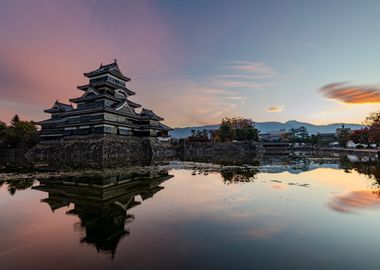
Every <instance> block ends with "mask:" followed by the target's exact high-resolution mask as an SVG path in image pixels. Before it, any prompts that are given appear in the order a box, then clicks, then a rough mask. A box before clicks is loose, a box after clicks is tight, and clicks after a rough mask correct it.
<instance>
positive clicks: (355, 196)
mask: <svg viewBox="0 0 380 270" xmlns="http://www.w3.org/2000/svg"><path fill="white" fill-rule="evenodd" d="M329 207H330V208H331V209H333V210H335V211H338V212H343V213H349V212H353V210H355V209H364V208H372V207H380V190H354V191H351V192H349V193H347V194H344V195H338V196H335V197H334V198H333V199H332V201H331V202H330V203H329Z"/></svg>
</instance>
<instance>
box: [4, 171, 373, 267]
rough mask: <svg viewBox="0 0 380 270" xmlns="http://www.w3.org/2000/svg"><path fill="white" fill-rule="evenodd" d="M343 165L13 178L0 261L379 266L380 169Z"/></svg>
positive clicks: (19, 263)
mask: <svg viewBox="0 0 380 270" xmlns="http://www.w3.org/2000/svg"><path fill="white" fill-rule="evenodd" d="M340 167H341V165H338V164H329V165H314V166H311V167H309V166H306V168H303V170H304V171H302V170H295V169H294V168H292V167H291V166H290V167H286V168H285V167H278V166H277V167H276V166H264V167H262V168H260V172H258V173H250V174H243V175H242V174H236V173H231V172H230V173H226V172H225V173H223V174H221V173H217V172H214V173H206V174H204V173H199V172H196V173H195V172H193V171H192V170H184V169H172V170H170V171H169V174H170V175H172V176H173V177H171V178H170V177H167V178H164V179H156V180H147V181H139V182H138V183H137V182H134V183H126V184H120V185H118V186H116V187H113V188H112V189H108V190H107V191H106V192H104V193H102V194H99V193H96V192H93V191H91V190H89V189H88V188H86V187H73V186H70V185H64V184H62V185H58V184H57V185H46V183H45V184H44V183H41V182H38V181H34V182H33V188H31V187H29V186H30V185H31V184H32V182H31V181H29V182H28V181H23V182H13V183H6V182H3V183H2V185H1V187H0V217H1V220H0V269H18V270H19V269H211V268H213V269H216V268H218V269H379V260H378V258H379V250H380V207H379V206H380V199H379V191H378V184H377V181H376V176H377V174H378V172H377V169H376V167H369V166H367V165H366V166H364V168H361V167H357V168H356V169H353V168H350V169H347V168H346V169H342V168H340ZM363 172H365V174H364V173H363ZM169 178H170V179H169ZM99 196H100V197H102V198H103V200H99Z"/></svg>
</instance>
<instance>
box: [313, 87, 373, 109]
mask: <svg viewBox="0 0 380 270" xmlns="http://www.w3.org/2000/svg"><path fill="white" fill-rule="evenodd" d="M320 91H321V93H322V94H323V95H324V96H325V97H327V98H329V99H334V100H338V101H341V102H343V103H350V104H366V103H380V87H377V86H370V85H349V84H347V83H344V82H342V83H332V84H328V85H326V86H324V87H322V88H321V89H320Z"/></svg>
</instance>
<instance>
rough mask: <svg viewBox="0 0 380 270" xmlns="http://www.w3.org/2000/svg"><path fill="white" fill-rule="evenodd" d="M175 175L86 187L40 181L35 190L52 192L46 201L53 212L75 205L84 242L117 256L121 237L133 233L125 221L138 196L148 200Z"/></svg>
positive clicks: (74, 211)
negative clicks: (163, 183) (126, 227)
mask: <svg viewBox="0 0 380 270" xmlns="http://www.w3.org/2000/svg"><path fill="white" fill-rule="evenodd" d="M171 177H172V176H170V175H167V174H166V175H163V176H160V177H157V178H146V179H139V180H129V181H125V180H124V181H121V182H122V183H120V182H119V184H114V185H108V186H103V187H99V186H97V187H94V186H85V183H84V182H83V181H82V182H80V183H78V182H77V181H76V182H77V185H73V184H72V183H68V182H63V181H60V182H59V181H55V182H51V181H40V183H41V184H40V185H39V186H37V187H34V189H38V190H40V191H45V192H48V194H49V196H48V197H47V198H45V199H42V202H44V203H47V204H48V205H49V206H50V208H51V209H52V210H53V211H55V210H56V209H59V208H61V207H65V206H66V207H67V206H69V205H70V204H73V208H72V209H70V210H68V211H67V212H66V213H67V214H68V215H75V216H78V217H79V219H80V223H79V226H76V227H75V228H76V229H79V231H80V232H83V234H84V236H83V237H82V239H81V243H87V244H90V245H94V246H95V247H96V249H97V250H98V251H101V252H106V253H111V254H112V257H113V256H114V255H115V252H116V248H117V245H118V243H119V241H120V240H121V238H123V237H124V236H125V235H128V234H129V231H128V230H127V229H125V223H127V222H130V221H132V220H133V219H134V216H133V215H130V214H128V210H129V209H131V208H132V207H134V206H137V205H139V204H141V202H140V201H139V200H138V199H137V198H141V201H144V200H146V199H148V198H151V197H153V195H154V194H155V193H157V192H158V191H160V190H161V189H163V187H161V186H160V184H161V183H162V182H164V181H166V180H167V179H169V178H171Z"/></svg>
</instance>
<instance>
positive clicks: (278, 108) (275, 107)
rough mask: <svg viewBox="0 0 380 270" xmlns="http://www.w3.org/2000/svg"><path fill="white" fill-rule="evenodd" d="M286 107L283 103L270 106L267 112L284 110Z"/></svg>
mask: <svg viewBox="0 0 380 270" xmlns="http://www.w3.org/2000/svg"><path fill="white" fill-rule="evenodd" d="M284 109H285V106H283V105H274V106H270V107H268V108H267V109H266V111H267V112H272V113H274V112H282V111H283V110H284Z"/></svg>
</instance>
